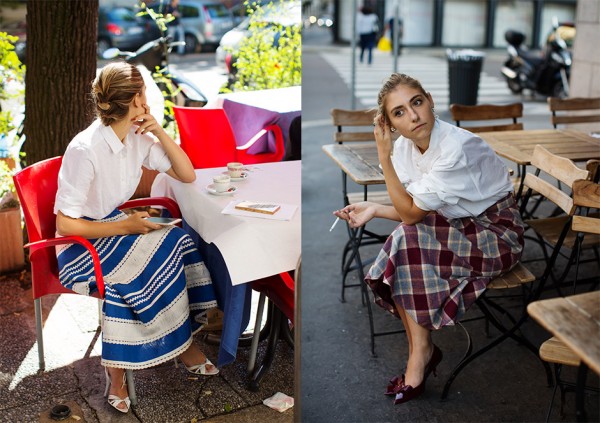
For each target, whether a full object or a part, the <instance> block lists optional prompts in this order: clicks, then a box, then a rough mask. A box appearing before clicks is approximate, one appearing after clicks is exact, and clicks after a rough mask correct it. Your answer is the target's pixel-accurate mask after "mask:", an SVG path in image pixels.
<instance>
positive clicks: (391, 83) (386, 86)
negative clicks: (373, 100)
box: [375, 73, 427, 122]
mask: <svg viewBox="0 0 600 423" xmlns="http://www.w3.org/2000/svg"><path fill="white" fill-rule="evenodd" d="M399 85H406V86H407V87H410V88H414V89H416V90H419V91H421V92H422V93H423V94H424V95H425V96H426V95H427V92H426V91H425V90H424V89H423V86H422V85H421V83H420V82H419V80H417V79H415V78H413V77H411V76H408V75H406V74H404V73H393V74H391V75H390V77H389V78H388V79H387V81H385V82H384V83H383V86H382V87H381V89H380V90H379V94H378V95H377V116H376V117H375V122H377V121H378V119H379V117H380V116H386V114H385V113H386V112H385V100H386V98H387V96H388V94H389V93H391V92H392V91H394V90H395V89H396V88H397V87H398V86H399Z"/></svg>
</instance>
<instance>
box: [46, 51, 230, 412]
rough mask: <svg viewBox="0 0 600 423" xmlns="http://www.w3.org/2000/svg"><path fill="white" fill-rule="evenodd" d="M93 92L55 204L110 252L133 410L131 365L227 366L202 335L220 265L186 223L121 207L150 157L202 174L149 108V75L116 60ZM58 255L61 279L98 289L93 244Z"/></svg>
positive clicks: (182, 174)
mask: <svg viewBox="0 0 600 423" xmlns="http://www.w3.org/2000/svg"><path fill="white" fill-rule="evenodd" d="M92 98H93V101H94V104H95V107H96V113H97V115H98V118H99V119H98V120H96V121H95V122H93V123H92V124H91V125H90V126H89V127H88V128H87V129H85V130H84V131H83V132H80V133H79V134H78V135H77V136H76V137H75V138H74V139H73V140H72V141H71V142H70V143H69V145H68V147H67V149H66V151H65V153H64V157H63V162H62V166H61V169H60V173H59V176H58V191H57V194H56V203H55V206H54V212H55V213H56V215H57V216H56V228H57V231H58V233H59V234H60V235H63V236H69V235H78V236H82V237H84V238H87V239H89V241H90V242H91V243H92V244H93V245H94V247H95V248H96V250H97V251H98V255H99V256H100V261H101V263H102V271H103V274H104V282H105V290H106V291H105V300H104V302H103V306H102V307H103V310H102V311H103V313H102V360H101V363H102V365H103V366H105V373H106V391H105V396H106V395H108V402H109V404H110V405H111V406H113V407H114V408H115V409H117V410H118V411H120V412H123V413H126V412H128V411H129V406H130V400H129V395H128V392H127V385H126V383H125V369H132V370H135V369H145V368H149V367H153V366H156V365H158V364H161V363H164V362H166V361H169V360H173V359H176V358H179V359H180V360H181V361H182V362H183V364H184V365H185V366H186V367H187V370H188V371H189V372H191V373H194V374H197V375H215V374H217V373H218V372H219V370H218V369H217V368H216V367H215V366H214V365H213V364H212V363H211V362H210V360H209V359H208V358H207V357H206V356H205V355H204V354H203V353H202V351H201V350H200V348H199V347H198V346H197V345H196V344H195V343H194V342H193V334H194V333H196V332H198V331H199V330H200V329H202V327H203V325H204V324H206V320H207V319H206V314H207V312H208V310H210V309H213V308H215V307H216V306H217V303H216V300H215V293H214V290H213V285H212V280H211V275H210V274H209V271H208V269H207V268H206V266H205V265H204V262H203V259H202V257H201V256H200V253H199V252H198V250H197V249H196V246H195V244H194V242H193V241H192V239H191V238H190V236H189V235H188V234H187V233H186V232H185V231H184V230H183V229H181V228H179V227H176V226H163V225H158V224H156V223H151V222H150V221H148V220H147V219H146V218H147V217H148V213H147V212H145V211H140V212H136V213H133V214H131V215H126V214H125V213H123V212H121V211H119V210H118V206H119V205H120V204H122V203H123V202H125V201H126V200H128V199H129V198H130V197H131V195H132V194H133V192H134V191H135V189H136V187H137V185H138V184H139V181H140V179H141V176H142V170H141V169H142V166H145V167H147V168H149V169H154V170H158V171H160V172H165V173H167V174H168V175H169V176H171V177H172V178H175V179H177V180H179V181H181V182H193V181H194V179H195V177H196V176H195V173H194V168H193V166H192V164H191V162H190V160H189V158H188V157H187V155H186V154H185V153H184V152H183V150H182V149H181V148H180V147H179V146H178V145H177V144H176V143H175V142H174V141H173V140H172V139H171V138H170V137H169V135H167V133H166V132H165V131H164V129H163V128H162V126H161V125H160V124H159V123H158V122H157V121H156V119H155V118H154V117H153V116H152V115H151V114H150V113H149V107H148V106H147V104H146V87H145V86H144V81H143V78H142V75H141V74H140V72H139V71H138V69H137V68H136V67H135V66H133V65H131V64H128V63H125V62H116V63H111V64H108V65H106V66H105V67H104V68H102V70H101V71H100V73H99V75H98V76H97V77H96V79H95V80H94V82H93V84H92ZM149 133H152V134H153V135H154V136H155V137H156V138H157V139H158V141H155V140H154V139H153V138H151V137H150V136H149ZM57 258H58V266H59V278H60V282H61V284H63V285H64V286H65V287H67V288H69V289H71V290H73V291H75V292H78V293H82V294H93V293H94V291H96V290H97V286H96V281H95V278H94V277H93V275H94V272H93V269H92V267H93V264H92V261H91V259H90V258H89V254H87V253H86V250H85V248H84V247H82V246H81V245H79V244H69V245H65V246H62V247H60V248H58V249H57Z"/></svg>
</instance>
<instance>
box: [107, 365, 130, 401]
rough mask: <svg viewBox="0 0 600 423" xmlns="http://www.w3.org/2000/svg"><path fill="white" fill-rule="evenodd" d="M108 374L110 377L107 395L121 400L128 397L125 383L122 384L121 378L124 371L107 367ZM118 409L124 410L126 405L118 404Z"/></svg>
mask: <svg viewBox="0 0 600 423" xmlns="http://www.w3.org/2000/svg"><path fill="white" fill-rule="evenodd" d="M106 370H108V374H109V375H110V389H109V390H108V394H109V395H116V396H117V397H119V398H121V399H125V398H127V397H128V396H129V393H128V392H127V383H123V377H124V375H125V369H117V368H116V367H107V368H106ZM117 407H118V408H120V409H122V410H125V409H126V408H127V405H126V404H125V403H123V402H121V403H119V404H118V406H117Z"/></svg>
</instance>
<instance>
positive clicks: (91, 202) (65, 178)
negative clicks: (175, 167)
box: [54, 120, 171, 219]
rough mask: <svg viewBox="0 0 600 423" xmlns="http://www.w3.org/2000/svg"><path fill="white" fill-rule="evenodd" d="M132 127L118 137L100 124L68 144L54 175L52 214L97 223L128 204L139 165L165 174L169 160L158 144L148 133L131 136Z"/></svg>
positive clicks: (132, 134) (139, 169)
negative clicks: (85, 218)
mask: <svg viewBox="0 0 600 423" xmlns="http://www.w3.org/2000/svg"><path fill="white" fill-rule="evenodd" d="M136 129H137V127H136V126H134V127H132V129H131V131H130V132H129V134H127V136H126V137H125V141H124V142H121V140H120V139H119V138H118V137H117V135H116V134H115V132H114V131H113V130H112V128H111V127H110V126H104V125H102V123H101V122H100V120H96V121H95V122H93V123H92V124H91V125H90V126H89V127H88V128H87V129H85V130H84V131H82V132H80V133H79V134H78V135H77V136H76V137H75V138H74V139H73V140H72V141H71V142H70V143H69V145H68V147H67V150H66V151H65V154H64V156H63V162H62V166H61V168H60V173H59V175H58V192H57V193H56V203H55V205H54V213H55V214H56V213H58V211H59V210H60V211H61V212H62V213H63V214H65V215H67V216H70V217H73V218H79V217H82V216H87V217H90V218H92V219H101V218H103V217H106V216H107V215H108V214H110V213H111V212H112V211H113V210H114V209H116V208H117V207H118V206H120V205H121V204H123V203H124V202H125V201H127V200H129V199H130V198H131V196H132V195H133V193H134V192H135V189H136V187H137V186H138V184H139V182H140V179H141V177H142V165H143V166H145V167H147V168H148V169H154V170H158V171H159V172H166V171H167V170H169V169H170V168H171V161H170V160H169V157H168V156H167V154H166V153H165V151H164V149H163V148H162V145H160V143H158V142H155V141H154V140H153V138H151V137H150V136H149V135H136V134H135V130H136Z"/></svg>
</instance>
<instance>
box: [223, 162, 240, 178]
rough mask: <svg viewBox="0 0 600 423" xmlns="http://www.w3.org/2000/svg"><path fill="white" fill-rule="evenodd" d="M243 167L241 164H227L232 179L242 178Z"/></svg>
mask: <svg viewBox="0 0 600 423" xmlns="http://www.w3.org/2000/svg"><path fill="white" fill-rule="evenodd" d="M243 167H244V164H243V163H240V162H230V163H227V173H229V176H231V177H232V178H241V177H242V169H243Z"/></svg>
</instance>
